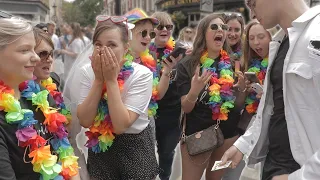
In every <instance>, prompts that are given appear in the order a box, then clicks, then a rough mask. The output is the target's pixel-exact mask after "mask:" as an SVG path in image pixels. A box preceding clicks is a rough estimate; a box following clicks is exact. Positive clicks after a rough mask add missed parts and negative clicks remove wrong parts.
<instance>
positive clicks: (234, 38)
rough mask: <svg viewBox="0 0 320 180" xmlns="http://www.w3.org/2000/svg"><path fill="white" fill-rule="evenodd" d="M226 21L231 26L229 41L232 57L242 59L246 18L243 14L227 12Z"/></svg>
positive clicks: (228, 35)
mask: <svg viewBox="0 0 320 180" xmlns="http://www.w3.org/2000/svg"><path fill="white" fill-rule="evenodd" d="M226 23H227V25H228V26H229V29H228V32H227V42H228V44H229V46H230V47H231V50H232V52H233V53H232V54H231V56H232V57H231V58H233V59H234V60H240V58H241V55H242V48H241V47H242V35H243V32H244V25H245V23H244V19H243V17H242V15H241V14H238V13H229V14H226Z"/></svg>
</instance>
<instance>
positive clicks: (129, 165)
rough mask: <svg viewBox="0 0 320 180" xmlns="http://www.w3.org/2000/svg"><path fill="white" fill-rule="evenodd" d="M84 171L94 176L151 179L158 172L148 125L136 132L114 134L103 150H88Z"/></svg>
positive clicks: (101, 179) (98, 178)
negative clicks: (113, 138) (97, 151)
mask: <svg viewBox="0 0 320 180" xmlns="http://www.w3.org/2000/svg"><path fill="white" fill-rule="evenodd" d="M87 166H88V171H89V174H90V178H91V179H94V180H151V179H155V178H156V176H157V175H158V174H159V167H158V163H157V160H156V155H155V144H154V139H153V135H152V129H151V127H150V125H149V126H148V127H147V128H146V129H145V130H143V131H142V132H141V133H139V134H121V135H118V136H116V138H115V140H114V142H113V145H112V146H111V147H110V149H109V150H108V151H106V152H104V153H97V154H95V153H94V152H92V151H91V150H89V155H88V163H87Z"/></svg>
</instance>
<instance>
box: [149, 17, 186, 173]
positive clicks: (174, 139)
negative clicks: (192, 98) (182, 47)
mask: <svg viewBox="0 0 320 180" xmlns="http://www.w3.org/2000/svg"><path fill="white" fill-rule="evenodd" d="M151 17H152V18H156V19H158V20H159V25H158V26H157V27H156V28H155V29H154V31H155V33H156V36H155V39H154V41H153V42H151V44H150V47H149V49H150V51H151V52H152V53H154V54H155V59H157V71H158V74H159V77H160V78H161V79H160V81H162V82H163V86H162V84H161V86H160V87H161V88H163V89H162V90H160V89H159V93H161V94H159V96H160V99H161V100H158V106H159V108H158V111H157V115H156V116H155V123H156V140H157V147H158V155H159V166H160V168H161V169H162V172H161V173H160V175H159V177H160V179H169V178H170V175H171V166H172V162H173V158H174V153H175V152H174V150H175V148H176V146H177V144H178V142H179V139H180V135H181V130H180V125H179V119H180V113H181V104H180V97H179V95H178V92H177V87H176V75H177V71H176V67H175V65H176V63H177V62H178V61H179V60H180V59H182V56H183V54H180V55H179V56H178V57H177V58H174V57H169V54H170V53H172V52H173V51H174V48H175V40H174V39H173V37H172V33H173V22H172V19H171V17H170V15H169V14H167V13H165V12H156V13H154V14H153V15H152V16H151ZM171 61H172V63H171ZM168 66H169V67H168ZM164 76H165V77H164ZM162 82H160V83H162ZM166 83H167V84H166ZM167 86H168V87H167ZM161 97H162V98H161Z"/></svg>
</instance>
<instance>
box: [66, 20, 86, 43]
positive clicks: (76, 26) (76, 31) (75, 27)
mask: <svg viewBox="0 0 320 180" xmlns="http://www.w3.org/2000/svg"><path fill="white" fill-rule="evenodd" d="M70 27H71V29H72V30H73V33H72V40H71V41H70V42H69V45H70V44H71V43H72V42H73V41H74V40H75V39H77V38H80V39H81V40H82V42H83V43H84V39H83V35H82V33H81V26H80V24H79V23H76V22H73V23H71V24H70Z"/></svg>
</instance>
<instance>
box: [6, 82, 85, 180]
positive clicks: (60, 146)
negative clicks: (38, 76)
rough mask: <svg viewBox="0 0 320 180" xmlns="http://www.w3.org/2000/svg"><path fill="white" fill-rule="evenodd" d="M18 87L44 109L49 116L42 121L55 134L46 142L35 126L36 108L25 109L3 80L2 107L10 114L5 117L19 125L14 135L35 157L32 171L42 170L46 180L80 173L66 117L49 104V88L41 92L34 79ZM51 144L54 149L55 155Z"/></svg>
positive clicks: (8, 121)
mask: <svg viewBox="0 0 320 180" xmlns="http://www.w3.org/2000/svg"><path fill="white" fill-rule="evenodd" d="M19 89H20V91H21V97H23V98H26V99H27V100H30V101H32V104H33V105H35V106H37V109H40V110H41V111H42V112H43V114H44V116H45V118H46V119H45V121H44V122H43V124H44V125H46V128H47V130H48V131H49V133H51V134H52V135H53V137H52V138H51V140H50V141H49V140H48V141H47V140H45V139H44V138H43V137H41V136H40V135H39V134H38V133H37V130H36V129H35V127H34V125H35V124H38V121H37V120H35V119H34V114H33V111H31V110H29V109H22V108H21V105H20V102H19V101H18V100H16V99H15V98H14V91H13V90H12V89H11V88H10V87H9V86H7V85H5V84H4V83H3V82H2V81H1V82H0V99H1V100H0V109H1V110H3V111H5V112H6V113H7V114H6V116H5V119H6V121H7V123H8V124H15V125H17V127H18V130H17V131H16V133H15V134H16V137H17V139H18V145H19V146H20V147H23V148H29V151H30V153H29V154H28V156H29V157H30V158H31V159H32V161H31V163H32V164H33V170H34V171H35V172H37V173H40V174H41V178H42V179H44V180H49V179H55V178H57V179H70V177H72V176H75V175H76V174H78V169H79V167H78V162H77V159H78V157H76V156H74V155H73V154H74V153H73V148H72V147H71V145H70V143H69V140H68V133H67V132H66V130H65V128H64V124H65V122H66V121H67V120H66V117H65V116H64V115H62V114H60V113H59V112H58V111H57V110H56V109H55V108H52V107H50V105H49V102H48V100H47V98H48V95H49V92H48V90H42V91H41V90H40V86H39V85H38V84H37V83H36V82H35V81H33V80H32V81H26V82H24V83H22V84H20V86H19ZM50 145H51V146H50ZM50 147H52V148H53V150H54V153H53V154H52V153H51V150H50ZM26 151H27V149H26ZM54 154H57V155H54ZM41 178H40V179H41Z"/></svg>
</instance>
